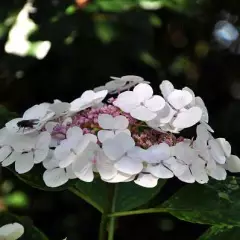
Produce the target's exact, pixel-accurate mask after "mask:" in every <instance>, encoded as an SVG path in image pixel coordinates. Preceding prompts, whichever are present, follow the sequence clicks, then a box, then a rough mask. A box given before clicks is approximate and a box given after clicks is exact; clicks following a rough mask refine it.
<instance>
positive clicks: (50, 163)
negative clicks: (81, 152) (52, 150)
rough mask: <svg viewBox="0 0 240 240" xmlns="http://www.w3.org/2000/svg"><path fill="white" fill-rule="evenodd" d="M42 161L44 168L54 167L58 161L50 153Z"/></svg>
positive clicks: (57, 164)
mask: <svg viewBox="0 0 240 240" xmlns="http://www.w3.org/2000/svg"><path fill="white" fill-rule="evenodd" d="M42 163H43V166H44V167H45V168H46V169H54V168H57V167H58V166H59V161H58V160H57V159H56V158H54V157H53V156H51V155H49V157H48V158H46V159H45V160H44V161H43V162H42Z"/></svg>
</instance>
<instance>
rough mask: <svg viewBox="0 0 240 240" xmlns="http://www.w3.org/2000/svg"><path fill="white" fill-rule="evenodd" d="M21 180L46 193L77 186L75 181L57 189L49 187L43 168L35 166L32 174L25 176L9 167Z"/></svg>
mask: <svg viewBox="0 0 240 240" xmlns="http://www.w3.org/2000/svg"><path fill="white" fill-rule="evenodd" d="M8 169H9V170H10V171H11V172H13V173H14V174H15V175H16V176H17V177H18V178H19V179H20V180H22V181H23V182H25V183H26V184H28V185H30V186H32V187H34V188H38V189H41V190H44V191H62V190H66V189H68V187H70V186H72V185H74V184H75V182H76V181H75V180H71V181H68V182H67V183H66V184H64V185H63V186H60V187H56V188H50V187H47V186H46V185H45V183H44V181H43V172H44V169H43V167H41V166H35V167H34V168H33V169H32V170H31V171H30V172H28V173H25V174H18V173H16V172H15V171H14V170H13V167H8Z"/></svg>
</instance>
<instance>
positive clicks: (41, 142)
mask: <svg viewBox="0 0 240 240" xmlns="http://www.w3.org/2000/svg"><path fill="white" fill-rule="evenodd" d="M0 135H1V139H0V162H1V163H2V166H3V167H6V166H9V165H11V164H12V163H14V162H15V170H16V172H18V173H19V174H22V173H26V172H28V171H30V170H31V169H32V168H33V166H34V164H37V163H40V162H42V161H43V160H44V159H45V158H46V157H47V155H48V151H49V144H50V141H51V136H50V134H49V133H48V132H41V133H40V134H39V135H34V136H30V135H14V134H11V133H9V132H8V131H7V129H3V130H1V133H0Z"/></svg>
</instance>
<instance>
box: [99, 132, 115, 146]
mask: <svg viewBox="0 0 240 240" xmlns="http://www.w3.org/2000/svg"><path fill="white" fill-rule="evenodd" d="M97 136H98V140H99V141H100V142H101V143H103V142H104V141H106V140H107V139H109V138H113V137H114V136H115V134H114V132H113V131H111V130H100V131H98V133H97Z"/></svg>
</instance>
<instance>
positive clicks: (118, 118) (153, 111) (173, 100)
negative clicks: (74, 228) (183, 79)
mask: <svg viewBox="0 0 240 240" xmlns="http://www.w3.org/2000/svg"><path fill="white" fill-rule="evenodd" d="M109 93H110V94H115V95H111V96H110V97H109V98H107V95H108V94H109ZM160 94H161V95H160ZM114 96H115V97H114ZM192 126H196V137H193V138H191V139H186V138H184V137H182V136H181V135H180V133H181V130H183V129H185V128H189V127H192ZM213 132H214V131H213V129H212V128H211V127H210V126H209V125H208V111H207V108H206V106H205V104H204V102H203V100H202V99H201V98H200V97H199V96H195V94H194V92H193V91H192V90H191V89H189V88H187V87H185V88H183V89H175V88H174V86H173V85H172V84H171V82H169V81H167V80H164V81H163V82H162V83H161V84H160V86H159V90H158V91H157V92H156V93H155V94H154V93H153V89H152V87H151V86H150V85H149V82H147V81H145V80H144V79H143V78H141V77H138V76H123V77H121V78H116V77H112V80H111V81H110V82H108V83H107V84H105V86H101V87H98V88H95V89H94V91H92V90H88V91H85V92H84V93H83V94H82V95H81V96H80V97H79V98H77V99H75V100H74V101H72V102H71V103H66V102H61V101H60V100H54V102H53V103H42V104H39V105H35V106H33V107H31V108H30V109H28V110H27V111H26V112H25V113H24V114H23V116H22V117H21V118H16V119H13V120H11V121H9V122H8V123H6V125H5V127H4V128H2V129H1V130H0V162H1V164H2V166H4V167H7V166H9V165H11V164H14V165H15V171H16V172H17V173H19V174H23V173H26V172H28V171H31V169H32V168H33V167H34V166H35V164H36V165H38V164H42V165H43V167H44V168H45V171H44V172H43V173H42V176H43V180H44V182H45V184H46V185H47V186H48V187H59V186H61V185H63V184H65V183H67V182H68V181H69V180H71V179H79V181H84V182H92V181H93V180H94V178H100V179H101V180H102V181H105V182H109V183H118V182H130V181H134V182H135V183H136V184H138V185H140V186H142V187H147V188H151V187H155V186H156V185H157V183H158V179H168V178H173V177H177V178H178V179H179V180H181V181H183V182H186V183H194V182H198V183H200V184H204V183H207V182H208V181H209V178H214V179H217V180H224V179H226V176H227V171H230V172H234V173H235V172H240V159H239V158H238V157H237V156H235V155H232V154H231V145H230V144H229V142H228V141H227V140H226V139H224V138H214V136H213Z"/></svg>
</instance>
